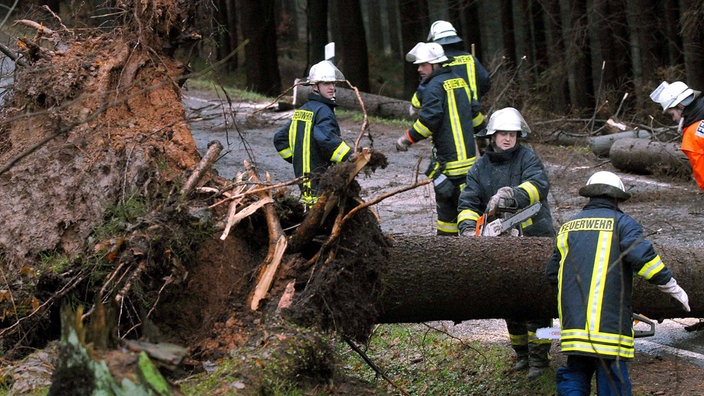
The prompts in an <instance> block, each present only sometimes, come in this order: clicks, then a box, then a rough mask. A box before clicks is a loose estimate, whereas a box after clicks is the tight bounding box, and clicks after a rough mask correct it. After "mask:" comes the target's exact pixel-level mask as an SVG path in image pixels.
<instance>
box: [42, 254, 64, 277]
mask: <svg viewBox="0 0 704 396" xmlns="http://www.w3.org/2000/svg"><path fill="white" fill-rule="evenodd" d="M70 266H71V258H70V257H69V256H67V255H66V254H64V253H62V252H60V251H58V250H54V251H50V252H42V253H39V271H41V272H44V271H51V272H53V273H55V274H60V273H62V272H64V271H65V270H66V269H68V268H69V267H70Z"/></svg>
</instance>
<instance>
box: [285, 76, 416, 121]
mask: <svg viewBox="0 0 704 396" xmlns="http://www.w3.org/2000/svg"><path fill="white" fill-rule="evenodd" d="M296 89H297V93H296V106H299V105H301V104H303V103H305V102H307V101H308V95H309V94H310V93H311V92H312V91H313V89H312V88H311V87H310V86H305V85H299V86H298V87H296ZM359 95H360V97H361V98H362V101H363V102H364V107H365V108H366V110H367V115H370V116H376V117H383V118H402V119H407V120H412V119H414V118H413V117H411V114H410V113H409V111H408V109H409V107H410V105H411V102H410V101H408V100H401V99H396V98H390V97H388V96H381V95H374V94H370V93H366V92H360V93H359ZM335 101H336V102H337V104H338V106H339V107H340V108H343V109H346V110H360V109H361V108H360V105H359V101H358V100H357V96H356V95H355V92H354V90H352V89H349V88H344V87H342V86H340V84H338V86H337V92H336V93H335Z"/></svg>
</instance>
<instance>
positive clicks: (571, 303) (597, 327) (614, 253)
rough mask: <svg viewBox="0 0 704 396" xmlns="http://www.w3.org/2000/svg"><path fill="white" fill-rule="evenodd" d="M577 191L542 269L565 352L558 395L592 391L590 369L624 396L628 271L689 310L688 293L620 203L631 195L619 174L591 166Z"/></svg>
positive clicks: (604, 390)
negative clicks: (578, 202)
mask: <svg viewBox="0 0 704 396" xmlns="http://www.w3.org/2000/svg"><path fill="white" fill-rule="evenodd" d="M579 194H580V195H582V196H586V197H589V202H588V203H587V204H586V205H585V206H584V208H582V210H581V211H580V212H579V213H578V214H577V215H576V216H574V217H573V218H572V219H570V220H569V221H567V222H566V223H564V224H562V226H561V227H560V230H559V231H558V234H557V238H556V245H555V249H554V250H553V254H552V256H551V257H550V260H549V262H548V265H547V268H546V274H547V277H548V281H549V282H550V283H551V284H552V285H553V286H555V287H556V288H557V303H558V312H559V313H560V326H561V328H562V331H561V340H560V346H561V349H562V353H563V354H564V355H567V364H566V365H565V366H562V367H560V368H558V370H557V373H556V377H557V394H559V395H567V394H573V393H575V392H576V393H579V394H580V395H590V394H592V392H591V383H592V377H593V376H594V374H595V372H596V378H597V381H596V386H597V392H596V393H597V394H599V395H602V394H603V395H607V394H608V395H613V394H619V395H630V394H631V381H630V379H629V376H628V366H627V363H628V362H629V361H631V360H632V359H633V357H634V348H633V344H634V338H633V319H632V315H633V311H632V289H633V278H634V276H635V275H638V276H640V277H642V278H643V279H644V280H645V281H647V282H649V283H651V284H653V285H656V286H657V287H658V289H660V291H662V292H663V293H666V294H669V295H670V296H672V297H674V299H675V300H677V301H678V302H679V304H680V305H681V307H682V309H683V310H684V311H687V312H689V311H690V307H689V297H688V296H687V293H686V292H685V291H684V290H683V289H682V287H680V286H679V285H678V284H677V281H676V280H675V278H674V277H673V276H672V272H671V271H670V269H668V268H667V267H666V266H665V264H664V263H663V262H662V259H661V258H660V256H659V255H658V254H657V252H656V251H655V249H654V247H653V245H652V243H651V242H650V241H648V240H647V239H645V235H644V233H643V227H642V226H641V225H640V224H639V223H638V222H637V221H636V220H634V219H633V218H632V217H630V216H628V215H627V214H625V213H623V212H622V211H621V209H620V208H619V206H618V204H619V202H620V201H623V200H625V199H628V197H630V194H628V193H627V192H626V189H625V188H624V185H623V182H622V181H621V179H620V178H619V177H618V176H617V175H615V174H613V173H611V172H604V171H602V172H596V173H595V174H593V175H592V176H591V177H590V178H589V180H588V181H587V184H586V185H585V186H584V187H582V188H581V189H580V190H579ZM684 311H683V312H684Z"/></svg>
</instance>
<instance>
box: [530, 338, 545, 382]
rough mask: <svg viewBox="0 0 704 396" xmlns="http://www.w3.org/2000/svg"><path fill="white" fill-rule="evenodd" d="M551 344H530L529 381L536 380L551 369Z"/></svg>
mask: <svg viewBox="0 0 704 396" xmlns="http://www.w3.org/2000/svg"><path fill="white" fill-rule="evenodd" d="M549 353H550V343H543V344H538V343H530V344H528V365H529V367H530V368H529V369H528V379H531V380H534V379H536V378H538V377H540V376H541V375H543V373H544V372H546V371H547V369H548V367H550V357H549Z"/></svg>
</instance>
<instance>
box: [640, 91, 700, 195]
mask: <svg viewBox="0 0 704 396" xmlns="http://www.w3.org/2000/svg"><path fill="white" fill-rule="evenodd" d="M650 99H652V101H653V102H655V103H657V104H659V105H660V106H661V107H662V111H663V113H665V114H667V115H669V116H670V117H672V121H674V122H676V123H677V124H678V128H679V130H680V131H681V132H682V146H680V150H682V152H683V153H685V155H686V156H687V158H689V163H690V164H691V165H692V173H693V175H694V180H695V181H696V182H697V184H698V185H699V188H700V189H702V190H704V96H702V95H701V92H700V91H695V90H693V89H692V88H690V87H688V86H687V84H685V83H683V82H682V81H675V82H673V83H671V84H670V83H668V82H667V81H663V82H662V83H661V84H660V85H659V86H658V87H657V88H655V90H654V91H653V92H652V93H651V94H650Z"/></svg>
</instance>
